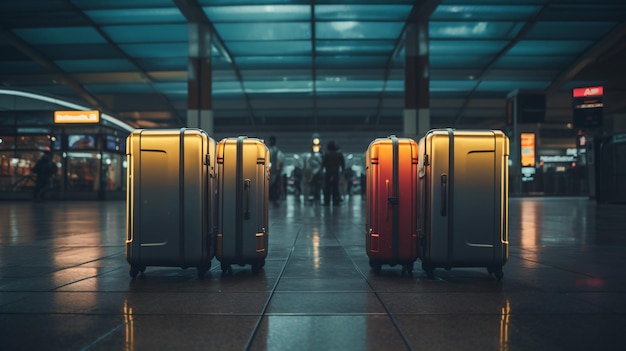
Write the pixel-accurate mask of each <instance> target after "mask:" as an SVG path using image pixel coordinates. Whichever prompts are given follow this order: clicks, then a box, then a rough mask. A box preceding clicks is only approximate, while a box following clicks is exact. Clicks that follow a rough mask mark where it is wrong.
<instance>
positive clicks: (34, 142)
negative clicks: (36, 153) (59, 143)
mask: <svg viewBox="0 0 626 351" xmlns="http://www.w3.org/2000/svg"><path fill="white" fill-rule="evenodd" d="M16 139H17V140H16V148H17V149H36V150H50V135H28V134H26V135H20V136H18V137H17V138H16Z"/></svg>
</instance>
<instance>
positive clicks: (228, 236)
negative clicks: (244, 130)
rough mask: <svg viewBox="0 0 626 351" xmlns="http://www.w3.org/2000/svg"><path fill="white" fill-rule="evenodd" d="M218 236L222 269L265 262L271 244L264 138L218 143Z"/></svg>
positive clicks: (255, 268)
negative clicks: (269, 237) (233, 265)
mask: <svg viewBox="0 0 626 351" xmlns="http://www.w3.org/2000/svg"><path fill="white" fill-rule="evenodd" d="M216 155H217V173H218V176H217V179H218V181H217V183H218V185H217V189H218V190H217V193H218V205H217V213H218V220H217V238H216V251H215V257H216V258H217V259H218V260H219V261H220V264H221V268H222V272H223V273H224V274H226V273H232V268H231V265H232V264H237V265H240V266H244V265H247V264H249V265H251V266H252V271H253V272H254V273H256V272H258V271H259V270H260V269H261V268H262V267H263V266H264V265H265V258H266V257H267V245H268V234H269V228H268V223H269V221H268V200H269V197H268V196H269V169H270V159H269V149H268V148H267V146H266V145H265V144H264V143H263V141H261V140H260V139H256V138H247V137H245V136H240V137H237V138H226V139H223V140H221V141H220V142H219V143H218V144H217V152H216Z"/></svg>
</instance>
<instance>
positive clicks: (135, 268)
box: [128, 264, 146, 279]
mask: <svg viewBox="0 0 626 351" xmlns="http://www.w3.org/2000/svg"><path fill="white" fill-rule="evenodd" d="M145 271H146V266H137V265H134V264H131V265H130V271H129V272H128V273H129V274H130V277H131V278H133V279H135V278H137V275H138V274H139V272H141V273H143V272H145Z"/></svg>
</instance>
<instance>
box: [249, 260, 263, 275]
mask: <svg viewBox="0 0 626 351" xmlns="http://www.w3.org/2000/svg"><path fill="white" fill-rule="evenodd" d="M262 267H263V264H262V263H261V261H256V262H253V263H252V274H257V273H259V272H260V271H261V268H262Z"/></svg>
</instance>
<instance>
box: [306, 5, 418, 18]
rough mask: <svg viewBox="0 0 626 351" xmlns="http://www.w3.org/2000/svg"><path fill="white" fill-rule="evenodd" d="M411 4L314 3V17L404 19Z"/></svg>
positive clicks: (409, 10)
mask: <svg viewBox="0 0 626 351" xmlns="http://www.w3.org/2000/svg"><path fill="white" fill-rule="evenodd" d="M412 7H413V6H411V5H389V4H385V5H351V4H350V5H316V6H315V19H318V20H350V21H366V20H372V21H405V20H406V18H407V17H408V15H409V13H410V12H411V8H412Z"/></svg>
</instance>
